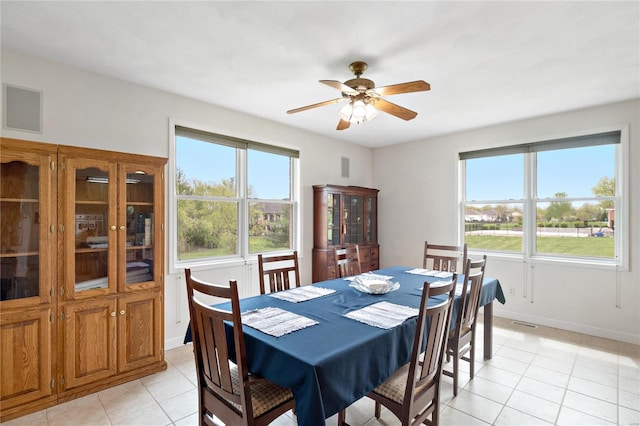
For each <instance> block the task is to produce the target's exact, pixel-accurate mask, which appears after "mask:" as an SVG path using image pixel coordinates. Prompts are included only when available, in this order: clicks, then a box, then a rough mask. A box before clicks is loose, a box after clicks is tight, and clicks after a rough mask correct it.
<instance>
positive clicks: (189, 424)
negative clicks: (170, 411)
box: [173, 413, 200, 426]
mask: <svg viewBox="0 0 640 426" xmlns="http://www.w3.org/2000/svg"><path fill="white" fill-rule="evenodd" d="M173 424H174V425H175V426H200V423H199V422H198V413H193V414H191V415H190V416H187V417H185V418H183V419H180V420H178V421H176V422H174V423H173Z"/></svg>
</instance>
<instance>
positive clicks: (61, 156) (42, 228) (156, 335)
mask: <svg viewBox="0 0 640 426" xmlns="http://www.w3.org/2000/svg"><path fill="white" fill-rule="evenodd" d="M1 158H2V164H1V173H2V182H1V183H0V191H1V192H0V198H1V199H0V201H1V202H2V210H1V211H0V214H1V215H2V217H1V218H2V237H1V248H2V251H1V254H0V256H1V257H0V260H1V261H2V270H1V275H2V299H1V301H0V308H1V313H0V327H1V328H0V331H1V334H0V340H1V342H2V349H1V351H0V356H1V357H2V358H1V360H0V361H1V362H2V365H3V370H2V379H1V384H2V387H1V390H2V400H1V403H2V405H1V406H0V419H1V420H2V421H5V420H8V419H11V418H14V417H17V416H20V415H23V414H27V413H29V412H32V411H36V410H38V409H42V408H46V407H48V406H51V405H55V404H57V403H60V402H63V401H67V400H70V399H74V398H77V397H79V396H83V395H86V394H89V393H92V392H96V391H98V390H101V389H105V388H107V387H110V386H114V385H117V384H119V383H123V382H126V381H129V380H133V379H135V378H138V377H142V376H144V375H147V374H151V373H153V372H157V371H161V370H164V369H166V363H165V362H164V353H163V352H164V351H163V345H164V341H163V339H164V337H163V334H164V333H163V331H164V323H163V321H164V320H163V317H164V315H163V314H164V312H163V287H164V282H163V281H164V278H163V275H164V262H163V256H164V247H163V244H164V172H163V170H164V165H165V163H166V159H163V158H157V157H147V156H139V155H133V154H126V153H116V152H111V151H103V150H93V149H87V148H78V147H69V146H62V145H49V144H40V143H33V142H26V141H17V140H11V139H5V138H3V139H2V150H1ZM5 366H11V374H7V373H6V369H5ZM36 367H37V371H36ZM36 372H37V374H34V373H36ZM36 378H37V379H36Z"/></svg>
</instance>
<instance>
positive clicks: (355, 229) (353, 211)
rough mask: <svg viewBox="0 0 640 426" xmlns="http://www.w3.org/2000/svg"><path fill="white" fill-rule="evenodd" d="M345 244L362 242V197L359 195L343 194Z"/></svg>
mask: <svg viewBox="0 0 640 426" xmlns="http://www.w3.org/2000/svg"><path fill="white" fill-rule="evenodd" d="M344 223H345V235H344V243H345V244H361V243H363V242H364V198H363V197H362V196H361V195H345V196H344Z"/></svg>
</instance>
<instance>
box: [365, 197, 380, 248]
mask: <svg viewBox="0 0 640 426" xmlns="http://www.w3.org/2000/svg"><path fill="white" fill-rule="evenodd" d="M377 223H378V211H377V205H376V199H375V198H373V197H369V198H367V242H374V241H378V229H377V226H376V225H377Z"/></svg>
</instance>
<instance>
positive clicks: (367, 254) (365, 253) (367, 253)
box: [359, 247, 371, 263]
mask: <svg viewBox="0 0 640 426" xmlns="http://www.w3.org/2000/svg"><path fill="white" fill-rule="evenodd" d="M359 251H360V262H361V263H367V262H369V259H371V250H370V249H369V247H359Z"/></svg>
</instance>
